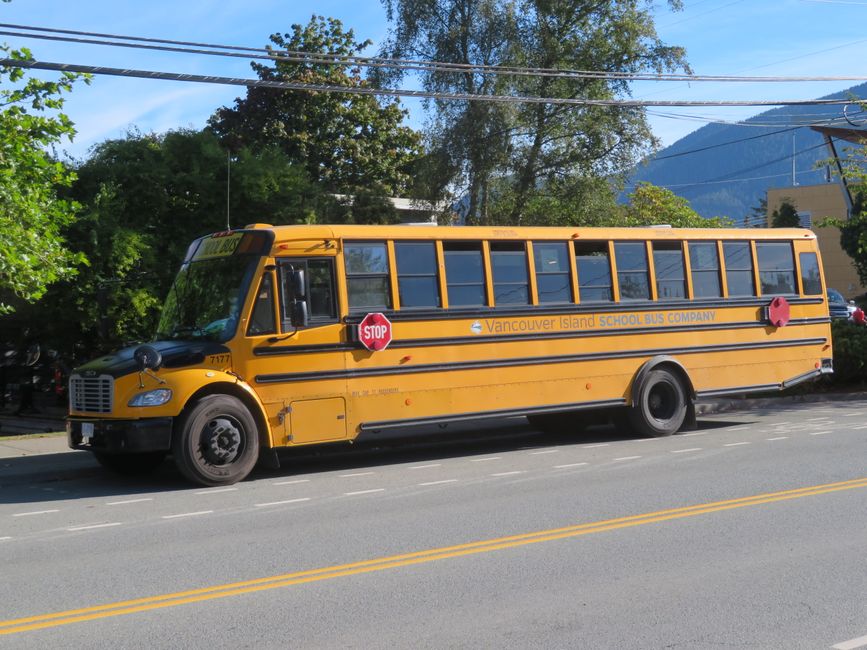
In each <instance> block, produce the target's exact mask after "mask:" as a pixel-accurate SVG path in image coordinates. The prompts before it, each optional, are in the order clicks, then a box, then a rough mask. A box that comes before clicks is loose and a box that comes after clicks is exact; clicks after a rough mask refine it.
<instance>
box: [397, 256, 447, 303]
mask: <svg viewBox="0 0 867 650" xmlns="http://www.w3.org/2000/svg"><path fill="white" fill-rule="evenodd" d="M394 256H395V258H396V260H397V288H398V295H399V296H400V308H401V309H411V308H413V307H439V306H440V304H441V303H440V293H439V286H438V282H437V254H436V246H435V245H434V244H433V243H431V242H395V243H394Z"/></svg>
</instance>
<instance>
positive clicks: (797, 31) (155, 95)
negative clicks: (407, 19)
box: [0, 0, 867, 158]
mask: <svg viewBox="0 0 867 650" xmlns="http://www.w3.org/2000/svg"><path fill="white" fill-rule="evenodd" d="M683 4H684V10H683V11H681V12H677V13H671V12H670V11H669V10H668V8H667V3H666V2H663V1H662V0H656V1H655V2H654V5H653V6H654V12H655V15H656V20H657V29H658V32H659V34H660V37H661V38H662V39H663V40H664V41H665V42H667V43H669V44H672V45H682V46H684V47H685V48H686V50H687V57H688V60H689V63H690V65H691V66H692V68H693V71H694V72H695V73H696V74H704V75H711V74H712V75H718V74H733V75H761V76H793V75H802V76H803V75H813V76H845V75H859V74H860V75H867V70H865V69H864V67H863V65H862V62H863V61H864V60H867V34H865V32H864V30H863V25H864V24H865V22H867V0H684V3H683ZM314 13H316V14H320V15H325V16H333V17H335V18H339V19H340V20H341V21H342V22H343V24H344V26H345V27H352V28H353V29H354V30H355V32H356V35H357V36H358V37H359V38H362V39H363V38H369V39H371V40H373V41H374V46H372V47H371V48H369V49H368V50H367V54H370V55H373V54H375V51H376V45H377V44H378V43H379V42H381V41H382V39H383V38H384V37H385V36H386V34H387V30H388V23H387V21H386V17H385V11H384V9H383V8H382V5H381V3H380V2H379V1H378V0H355V1H354V2H341V1H336V0H319V1H317V2H308V1H298V0H223V1H222V2H212V1H206V0H175V1H174V2H167V1H165V0H149V1H148V2H141V0H137V1H136V2H132V1H130V0H113V1H111V2H108V1H104V0H79V2H75V3H72V2H69V0H13V2H12V3H10V4H6V3H3V4H0V18H2V20H0V22H2V23H12V24H18V25H31V26H37V27H50V28H60V29H73V30H81V31H90V32H105V33H114V34H122V35H129V36H143V37H150V38H167V39H176V40H184V41H199V42H208V43H219V44H227V45H239V46H247V47H262V46H264V45H265V44H266V43H267V40H268V36H269V35H270V34H271V33H273V32H277V31H283V32H285V31H288V30H289V26H290V25H291V24H293V23H306V22H307V21H308V20H309V19H310V17H311V15H313V14H314ZM0 40H3V41H5V42H6V43H7V44H9V45H12V46H16V47H19V46H27V47H29V48H30V49H31V50H33V52H34V55H35V57H36V58H37V59H38V60H44V61H56V62H68V63H78V64H84V65H103V66H108V67H119V68H135V69H144V70H159V71H171V72H189V73H194V74H213V75H220V76H234V77H252V76H253V74H252V72H251V71H250V69H249V65H248V63H247V62H245V61H243V60H232V59H225V58H222V57H202V56H199V57H196V56H190V55H179V54H170V53H159V52H145V51H141V50H132V49H123V48H108V47H99V46H89V45H81V44H68V43H53V42H49V41H37V40H32V39H22V38H19V37H13V36H0ZM856 83H858V82H854V81H833V82H821V83H817V82H799V83H784V84H781V83H778V84H767V83H763V84H748V83H727V84H720V83H716V84H707V83H695V82H693V83H685V82H677V83H670V82H669V83H666V84H662V83H653V84H650V83H642V84H638V85H636V86H635V88H634V96H635V97H637V98H642V99H666V100H675V99H685V100H711V101H720V100H731V99H743V100H759V99H776V100H780V99H803V98H813V97H819V96H822V95H826V94H829V93H832V92H836V91H839V90H842V89H844V88H848V87H849V86H853V85H855V84H856ZM239 94H243V89H242V88H238V87H223V86H213V85H204V84H192V83H180V82H172V81H151V80H143V79H141V80H140V79H121V78H115V77H105V76H98V77H96V78H94V80H93V83H92V84H91V85H90V86H84V85H81V86H79V87H76V89H75V90H74V91H73V93H72V94H71V95H69V96H68V99H67V104H66V110H65V112H66V113H67V114H68V115H69V116H70V117H71V118H72V120H73V122H75V124H76V128H77V130H78V135H77V136H76V138H75V141H74V142H73V143H71V144H70V143H66V144H65V145H64V146H63V149H64V150H65V151H66V152H67V154H69V155H71V156H73V157H76V158H83V157H85V156H86V155H87V151H88V149H89V148H90V147H91V146H93V145H94V144H95V143H98V142H101V141H103V140H105V139H107V138H116V137H122V136H123V135H124V133H126V132H127V131H128V130H129V129H132V128H136V129H138V130H140V131H142V132H150V131H156V132H163V131H166V130H168V129H172V128H180V127H194V128H200V127H202V126H203V125H204V124H205V121H206V120H207V118H208V116H209V115H210V114H211V113H212V112H213V111H214V110H215V109H216V108H218V107H220V106H223V105H230V104H231V103H232V101H233V100H234V98H235V97H237V96H238V95H239ZM405 105H406V106H407V108H409V110H410V112H411V124H412V125H413V126H416V127H418V126H420V125H421V124H422V121H423V117H424V116H423V114H422V111H421V105H420V103H419V102H405ZM763 110H766V109H762V108H691V109H661V111H662V112H665V113H669V114H675V115H676V116H677V117H674V118H673V117H661V116H657V115H651V124H652V126H653V130H654V132H655V133H656V135H657V137H659V138H660V140H661V141H662V143H663V145H669V144H671V143H673V142H674V141H676V140H677V139H678V138H680V137H683V136H684V135H686V134H687V133H689V132H691V131H693V130H695V129H697V128H699V127H701V126H702V125H703V124H705V123H706V120H726V121H735V120H740V119H744V118H746V117H749V116H750V115H754V114H756V113H759V112H762V111H763ZM696 118H697V119H696Z"/></svg>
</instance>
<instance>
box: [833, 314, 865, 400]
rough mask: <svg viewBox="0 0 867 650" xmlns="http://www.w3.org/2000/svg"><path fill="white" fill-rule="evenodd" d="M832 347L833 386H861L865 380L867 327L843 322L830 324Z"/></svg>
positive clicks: (838, 321) (836, 321)
mask: <svg viewBox="0 0 867 650" xmlns="http://www.w3.org/2000/svg"><path fill="white" fill-rule="evenodd" d="M831 337H832V340H833V347H834V374H833V376H832V381H833V383H834V384H837V385H840V384H861V383H864V382H865V380H867V327H865V326H864V325H857V324H855V323H852V322H849V321H845V320H835V321H833V322H832V323H831Z"/></svg>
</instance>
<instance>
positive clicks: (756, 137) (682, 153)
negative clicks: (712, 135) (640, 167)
mask: <svg viewBox="0 0 867 650" xmlns="http://www.w3.org/2000/svg"><path fill="white" fill-rule="evenodd" d="M799 128H802V127H797V126H796V127H790V128H788V129H780V130H779V131H772V132H771V133H762V134H759V135H752V136H749V137H746V138H740V139H738V140H730V141H728V142H719V143H717V144H711V145H708V146H706V147H700V148H698V149H690V150H689V151H680V152H678V153H672V154H669V155H667V156H654V158H653V162H656V161H657V160H668V159H670V158H680V157H681V156H688V155H690V154H694V153H700V152H702V151H708V150H710V149H719V148H720V147H727V146H728V145H731V144H740V143H741V142H749V141H750V140H759V139H760V138H768V137H770V136H772V135H778V134H780V133H789V132H791V131H796V130H797V129H799Z"/></svg>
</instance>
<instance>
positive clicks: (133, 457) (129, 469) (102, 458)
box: [93, 451, 166, 476]
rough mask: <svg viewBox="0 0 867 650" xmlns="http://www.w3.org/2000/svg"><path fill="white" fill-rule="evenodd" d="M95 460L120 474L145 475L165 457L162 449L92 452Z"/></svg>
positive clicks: (153, 469)
mask: <svg viewBox="0 0 867 650" xmlns="http://www.w3.org/2000/svg"><path fill="white" fill-rule="evenodd" d="M93 456H94V458H96V462H98V463H99V464H100V465H102V466H103V467H105V468H106V469H108V470H111V471H112V472H114V473H115V474H120V475H121V476H146V475H148V474H152V473H153V472H154V471H155V470H156V468H157V467H159V466H160V465H162V462H163V461H164V460H165V458H166V452H164V451H148V452H144V453H141V454H106V453H102V452H99V451H95V452H93Z"/></svg>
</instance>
